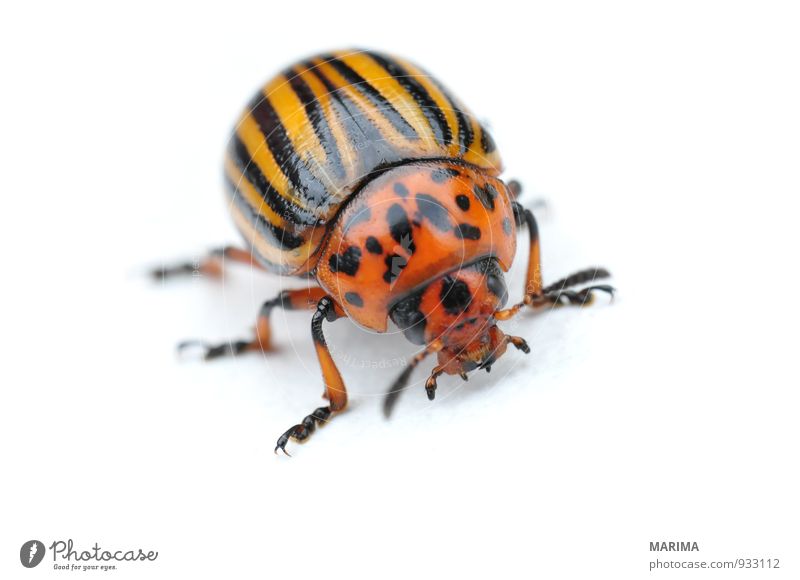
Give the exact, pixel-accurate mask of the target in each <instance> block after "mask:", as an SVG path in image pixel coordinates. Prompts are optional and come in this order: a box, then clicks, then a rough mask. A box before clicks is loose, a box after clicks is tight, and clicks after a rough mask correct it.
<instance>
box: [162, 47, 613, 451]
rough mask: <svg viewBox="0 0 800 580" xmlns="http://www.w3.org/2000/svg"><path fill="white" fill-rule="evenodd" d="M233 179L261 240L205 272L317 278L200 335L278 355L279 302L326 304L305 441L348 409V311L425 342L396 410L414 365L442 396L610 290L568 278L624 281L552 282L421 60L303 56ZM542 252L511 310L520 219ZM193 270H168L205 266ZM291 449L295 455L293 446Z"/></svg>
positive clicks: (273, 93) (233, 162)
mask: <svg viewBox="0 0 800 580" xmlns="http://www.w3.org/2000/svg"><path fill="white" fill-rule="evenodd" d="M224 170H225V171H224V177H225V186H226V193H227V196H228V199H229V202H230V203H229V206H230V209H231V213H232V216H233V220H234V222H235V224H236V226H237V228H238V229H239V231H240V232H241V234H242V236H243V238H244V240H245V242H246V243H247V247H246V249H240V248H235V247H224V248H220V249H217V250H215V251H212V252H211V253H210V254H209V255H208V256H207V257H206V258H205V259H204V260H203V261H202V262H201V263H200V264H199V270H200V271H201V272H204V273H207V274H219V273H220V272H221V263H222V260H225V259H227V260H231V261H237V262H244V263H247V264H252V265H253V266H255V267H258V268H261V269H264V270H266V271H269V272H273V273H277V274H280V275H283V276H295V277H301V278H306V279H308V278H310V279H312V280H313V281H316V282H317V283H318V285H313V284H312V285H310V287H308V288H303V289H298V290H285V291H283V292H281V293H280V295H279V296H277V297H276V298H274V299H272V300H268V301H266V302H265V303H264V304H263V306H262V307H261V309H260V312H259V314H258V319H257V323H256V329H255V333H254V336H252V337H250V338H247V339H243V340H233V341H230V342H227V343H224V344H219V345H209V344H205V343H198V342H196V341H193V342H187V343H183V345H182V346H189V345H192V344H194V345H197V346H200V347H201V348H202V349H203V352H204V358H205V359H213V358H217V357H220V356H224V355H235V354H239V353H243V352H247V351H258V350H263V351H268V350H270V348H271V346H272V343H273V338H272V334H271V331H270V322H269V318H270V315H271V313H272V311H273V310H274V309H275V308H283V309H287V310H313V311H314V312H313V314H312V316H311V337H312V339H313V341H314V346H315V349H316V353H317V357H318V358H319V363H320V366H321V369H322V379H323V383H324V394H323V396H324V398H326V399H327V402H328V404H327V405H324V406H321V407H319V408H317V409H316V410H314V411H313V412H312V413H310V414H309V415H308V416H306V417H305V418H304V419H303V420H302V421H301V422H300V423H298V424H297V425H294V426H292V427H291V428H289V429H288V430H287V431H286V432H285V433H283V434H282V435H281V436H280V437H279V438H278V441H277V444H276V447H275V452H276V453H277V452H278V451H279V450H280V451H282V452H284V453H287V452H286V445H287V443H288V442H289V440H290V439H294V440H296V441H303V440H305V439H307V438H308V437H309V436H310V435H311V433H313V432H314V431H315V429H316V427H317V425H318V424H322V423H324V422H327V421H329V420H331V418H332V417H333V416H334V415H335V414H337V413H340V412H341V411H343V410H344V409H345V407H346V405H347V390H346V388H345V384H344V381H343V379H342V376H341V373H340V372H339V370H338V369H337V367H336V363H335V362H334V359H333V357H332V356H331V352H330V350H329V348H328V345H327V343H326V341H325V336H324V332H323V325H324V324H325V323H330V322H333V321H335V320H338V319H341V318H349V319H351V320H353V321H354V322H356V323H357V324H358V325H360V326H362V327H363V328H366V329H368V330H371V331H373V332H376V333H384V332H387V329H388V322H389V321H390V320H391V321H392V322H393V323H394V324H395V325H397V326H398V327H399V328H400V329H401V330H402V332H403V333H404V335H405V337H406V338H407V339H408V340H409V341H411V342H412V343H414V344H416V345H420V346H421V347H423V348H422V349H421V350H420V352H419V353H418V354H417V355H416V356H414V357H413V358H412V359H411V361H410V362H409V364H408V365H407V366H406V367H405V369H404V370H403V372H402V373H401V375H400V376H399V377H398V378H397V380H396V381H395V382H394V384H393V385H392V387H391V389H390V391H389V394H388V395H387V397H386V402H385V406H384V410H385V412H386V414H387V415H388V413H389V412H390V410H391V408H392V405H393V404H394V401H395V399H396V397H397V395H398V393H399V392H400V391H401V390H403V388H404V387H405V386H406V385H407V383H408V381H409V379H410V376H411V373H412V371H413V370H414V368H415V367H416V366H417V365H419V364H420V362H422V361H423V360H424V359H425V358H426V357H428V356H429V355H434V354H435V355H436V356H437V362H438V364H436V366H434V368H433V370H432V372H431V374H430V377H429V378H428V379H427V381H426V383H425V391H426V393H427V396H428V398H429V399H431V400H433V399H434V397H435V396H436V386H437V379H438V377H439V376H440V375H442V374H449V375H460V376H461V378H463V379H464V380H466V379H467V373H470V372H472V371H475V370H480V369H483V370H486V371H487V372H489V370H490V369H491V367H492V364H494V362H495V361H496V360H497V359H498V358H500V357H501V356H502V355H503V354H504V353H505V352H506V348H507V346H508V345H512V346H514V347H515V348H517V349H519V350H521V351H523V352H525V353H528V352H530V349H529V347H528V345H527V343H526V342H525V340H524V339H522V338H520V337H518V336H510V335H506V334H504V333H503V331H502V330H500V328H499V327H498V323H500V322H502V321H505V320H508V319H509V318H511V317H512V316H514V315H516V314H517V313H518V312H519V311H520V310H521V309H523V308H527V307H531V308H537V307H545V306H548V305H550V306H552V305H561V304H575V305H584V304H586V303H588V302H589V301H590V300H591V299H592V297H593V293H594V292H595V291H602V292H606V293H609V294H612V295H613V288H612V287H611V286H607V285H591V286H588V287H585V288H583V289H581V290H579V291H575V290H571V289H569V288H571V287H574V286H577V285H585V284H587V283H591V282H593V281H594V280H595V279H599V278H604V277H607V276H609V274H608V272H607V271H606V270H604V269H602V268H589V269H586V270H583V271H580V272H577V273H575V274H573V275H571V276H568V277H566V278H564V279H562V280H560V281H558V282H556V283H555V284H551V285H549V286H544V285H543V283H542V278H541V270H540V257H539V256H540V252H539V235H538V229H537V224H536V219H535V218H534V215H533V213H532V212H531V211H530V210H528V209H525V208H524V207H523V206H522V205H520V203H519V202H518V201H517V200H516V198H517V196H518V194H519V193H520V186H519V185H518V184H517V183H516V182H513V181H511V182H509V183H504V182H503V181H502V180H501V179H500V178H499V175H500V173H501V170H502V165H501V162H500V157H499V154H498V151H497V148H496V146H495V143H494V141H493V140H492V137H491V136H490V135H489V133H488V131H487V130H486V128H485V127H484V126H483V125H482V124H481V123H480V122H479V121H478V120H477V119H476V118H475V116H473V115H472V114H471V113H470V112H469V111H468V110H467V109H466V108H465V107H464V106H463V105H462V104H461V103H460V102H459V101H458V100H457V99H456V98H455V97H454V96H453V95H452V94H451V93H450V92H448V91H447V90H446V89H445V88H444V87H443V86H442V84H441V83H440V82H439V81H438V80H437V79H436V78H434V77H432V76H430V75H428V74H427V73H425V72H424V71H423V70H422V69H420V68H418V67H417V66H416V65H414V64H412V63H410V62H408V61H406V60H403V59H401V58H397V57H394V56H389V55H386V54H380V53H377V52H371V51H338V52H332V53H329V54H323V55H319V56H315V57H312V58H309V59H306V60H303V61H300V62H297V63H295V64H293V65H292V66H290V67H288V68H286V69H285V70H284V71H283V72H281V73H280V74H278V75H277V76H275V77H274V78H273V79H272V80H270V81H269V82H268V83H267V84H266V85H265V86H264V87H263V88H262V89H261V90H260V91H259V92H258V93H257V94H256V95H255V97H254V98H253V99H252V100H251V101H250V102H249V104H248V105H247V106H246V108H245V110H244V112H243V113H242V115H241V117H240V119H239V122H238V124H237V125H236V128H235V130H234V132H233V135H232V137H231V139H230V143H229V146H228V148H227V152H226V155H225V163H224ZM522 226H524V227H525V228H527V231H528V240H529V246H530V253H529V258H528V268H527V274H526V284H525V288H524V294H523V298H522V300H521V301H520V302H519V303H516V304H514V305H513V306H511V307H509V308H505V305H506V302H507V299H508V292H507V289H506V284H505V280H504V276H503V272H507V271H508V269H509V267H510V266H511V263H512V261H513V259H514V255H515V253H516V239H517V228H519V227H522ZM195 269H196V268H195V265H193V264H179V265H175V266H172V267H167V268H162V269H159V270H158V271H156V272H154V274H155V276H156V277H158V278H165V277H170V276H173V275H177V274H181V273H191V272H193V271H194V270H195ZM287 454H288V453H287Z"/></svg>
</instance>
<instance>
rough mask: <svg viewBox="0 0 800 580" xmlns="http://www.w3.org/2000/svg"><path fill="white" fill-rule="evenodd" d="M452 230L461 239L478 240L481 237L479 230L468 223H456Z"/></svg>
mask: <svg viewBox="0 0 800 580" xmlns="http://www.w3.org/2000/svg"><path fill="white" fill-rule="evenodd" d="M453 232H454V233H455V234H456V236H458V237H459V238H461V239H462V240H479V239H481V230H480V228H476V227H475V226H473V225H470V224H458V225H457V226H456V227H455V228H454V229H453Z"/></svg>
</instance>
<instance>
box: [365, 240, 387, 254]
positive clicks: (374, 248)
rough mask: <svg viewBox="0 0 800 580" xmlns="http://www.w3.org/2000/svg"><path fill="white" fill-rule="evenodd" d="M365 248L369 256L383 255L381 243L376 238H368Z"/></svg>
mask: <svg viewBox="0 0 800 580" xmlns="http://www.w3.org/2000/svg"><path fill="white" fill-rule="evenodd" d="M366 248H367V251H368V252H369V253H370V254H382V253H383V246H381V243H380V242H379V241H378V238H376V237H375V236H370V237H368V238H367V243H366Z"/></svg>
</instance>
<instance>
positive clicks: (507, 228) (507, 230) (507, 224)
mask: <svg viewBox="0 0 800 580" xmlns="http://www.w3.org/2000/svg"><path fill="white" fill-rule="evenodd" d="M503 233H504V234H505V235H507V236H510V235H511V220H510V219H508V218H507V217H506V218H503Z"/></svg>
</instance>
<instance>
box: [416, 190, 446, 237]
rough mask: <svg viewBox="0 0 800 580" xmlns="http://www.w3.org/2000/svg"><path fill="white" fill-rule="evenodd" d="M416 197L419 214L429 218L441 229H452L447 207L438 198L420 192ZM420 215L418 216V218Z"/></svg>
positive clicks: (443, 230) (444, 230)
mask: <svg viewBox="0 0 800 580" xmlns="http://www.w3.org/2000/svg"><path fill="white" fill-rule="evenodd" d="M416 199H417V208H418V209H419V216H422V217H424V218H426V219H428V221H430V222H431V223H432V224H433V225H434V226H435V227H436V229H438V230H439V231H442V232H448V231H450V229H451V228H452V227H453V225H452V223H451V222H450V217H449V216H448V215H447V208H446V207H444V206H443V205H442V204H441V203H440V202H439V200H438V199H436V198H435V197H433V196H431V195H428V194H427V193H418V194H417V195H416ZM419 216H417V218H418V219H419Z"/></svg>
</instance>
